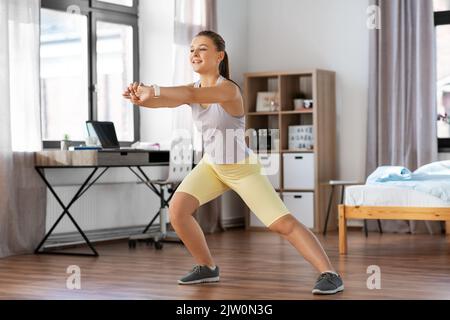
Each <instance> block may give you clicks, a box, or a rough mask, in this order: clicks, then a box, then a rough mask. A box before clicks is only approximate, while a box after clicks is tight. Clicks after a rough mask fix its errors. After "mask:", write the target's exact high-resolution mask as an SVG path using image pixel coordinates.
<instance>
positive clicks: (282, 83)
mask: <svg viewBox="0 0 450 320" xmlns="http://www.w3.org/2000/svg"><path fill="white" fill-rule="evenodd" d="M244 77H245V86H244V95H243V98H244V109H245V115H246V116H248V118H247V119H246V120H247V121H246V130H248V129H279V139H280V140H279V148H280V150H276V151H274V150H265V151H263V150H261V151H259V152H258V153H259V154H261V153H262V154H277V155H279V157H275V158H276V159H275V161H277V160H279V161H280V167H279V175H280V176H279V181H278V182H279V184H277V186H279V188H277V189H276V191H277V192H280V193H281V195H282V193H283V192H309V193H313V195H312V196H313V200H311V201H313V206H309V205H305V207H307V208H311V207H313V209H312V210H313V211H314V212H313V219H314V228H313V230H315V231H322V229H323V225H324V221H325V217H326V211H327V204H328V199H329V196H330V188H329V186H327V185H323V184H321V182H322V181H329V180H333V179H336V176H337V175H336V167H337V166H336V142H335V140H336V83H335V81H336V80H335V78H336V76H335V72H333V71H329V70H322V69H307V70H298V71H279V72H276V71H274V72H256V73H245V74H244ZM258 92H277V93H278V98H279V101H278V102H279V105H280V108H279V110H278V111H273V112H256V103H257V100H258V99H257V96H258ZM299 95H301V96H303V97H305V99H311V100H313V106H312V108H303V109H297V110H296V109H295V105H294V99H295V98H296V97H298V96H299ZM299 125H308V126H312V127H313V133H314V145H313V149H289V126H299ZM254 152H255V153H256V151H254ZM292 153H302V154H305V157H304V158H308V159H312V160H308V161H310V162H309V163H313V170H314V173H313V176H314V178H313V179H314V183H313V184H312V185H313V186H314V189H307V190H303V189H284V178H285V177H288V176H287V175H285V172H284V170H285V168H288V165H287V164H286V165H285V163H284V161H285V160H286V163H289V168H292V169H290V170H294V172H293V174H295V175H298V173H299V171H295V170H296V168H295V167H293V166H292V160H291V159H290V158H292V157H293V156H289V154H292ZM283 154H286V157H283V156H282V155H283ZM306 154H309V155H306ZM298 170H302V168H298ZM290 177H292V176H290ZM288 186H290V187H296V184H295V183H294V184H288ZM298 186H301V184H298ZM305 187H308V188H309V187H310V185H305ZM306 198H307V197H306ZM306 198H305V199H306ZM337 198H338V197H334V199H333V203H332V208H333V212H332V217H333V215H334V216H336V214H337V203H338V199H337ZM291 210H293V209H291ZM308 210H310V209H308ZM249 213H250V211H248V214H247V215H246V227H247V228H249V229H251V230H255V229H258V227H255V225H252V224H250V222H249V221H250V215H249ZM302 213H304V211H302V210H298V212H297V214H298V215H299V216H301V214H302ZM336 220H337V219H333V218H332V219H330V220H329V229H330V230H331V229H335V228H336V227H337V226H336Z"/></svg>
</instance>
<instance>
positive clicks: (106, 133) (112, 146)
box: [86, 120, 137, 151]
mask: <svg viewBox="0 0 450 320" xmlns="http://www.w3.org/2000/svg"><path fill="white" fill-rule="evenodd" d="M86 128H87V132H88V135H89V136H90V137H97V138H98V140H99V142H100V144H101V146H102V150H105V151H123V150H127V151H131V150H137V149H135V148H133V147H121V146H120V144H119V140H117V134H116V128H115V127H114V123H113V122H111V121H91V120H89V121H86Z"/></svg>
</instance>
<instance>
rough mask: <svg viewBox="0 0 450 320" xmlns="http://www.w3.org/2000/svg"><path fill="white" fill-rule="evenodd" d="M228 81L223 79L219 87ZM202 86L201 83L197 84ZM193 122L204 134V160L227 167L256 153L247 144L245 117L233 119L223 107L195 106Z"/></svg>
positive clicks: (220, 78) (218, 80)
mask: <svg viewBox="0 0 450 320" xmlns="http://www.w3.org/2000/svg"><path fill="white" fill-rule="evenodd" d="M223 79H225V78H224V77H223V76H219V78H218V79H217V83H216V85H218V84H219V83H221V82H222V81H223ZM200 86H201V82H200V80H199V81H197V82H195V83H194V87H195V88H199V87H200ZM191 107H192V118H193V120H194V124H195V126H196V128H197V129H198V130H199V131H200V132H201V133H202V139H203V151H204V156H206V157H207V159H208V160H210V161H211V162H213V163H216V164H227V163H236V162H239V161H242V160H244V159H245V158H246V157H247V156H248V155H250V154H251V153H253V151H252V150H251V149H250V148H248V147H247V144H246V143H245V115H243V116H240V117H238V116H232V115H230V114H229V113H228V112H226V111H225V109H224V108H222V106H221V105H220V104H219V103H213V104H210V105H209V106H208V107H207V108H204V107H202V106H201V105H200V104H198V103H193V104H191Z"/></svg>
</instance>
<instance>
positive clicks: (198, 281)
mask: <svg viewBox="0 0 450 320" xmlns="http://www.w3.org/2000/svg"><path fill="white" fill-rule="evenodd" d="M207 282H219V276H217V277H212V278H204V279H199V280H193V281H181V280H178V284H197V283H207Z"/></svg>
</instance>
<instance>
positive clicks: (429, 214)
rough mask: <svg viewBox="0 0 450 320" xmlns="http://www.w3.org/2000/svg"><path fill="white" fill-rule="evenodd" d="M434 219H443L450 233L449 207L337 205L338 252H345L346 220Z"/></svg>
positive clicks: (446, 229) (447, 232)
mask: <svg viewBox="0 0 450 320" xmlns="http://www.w3.org/2000/svg"><path fill="white" fill-rule="evenodd" d="M350 219H380V220H384V219H386V220H434V221H445V233H446V234H447V235H449V234H450V207H449V208H445V207H382V206H346V205H342V204H341V205H339V253H340V254H346V253H347V220H350Z"/></svg>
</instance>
